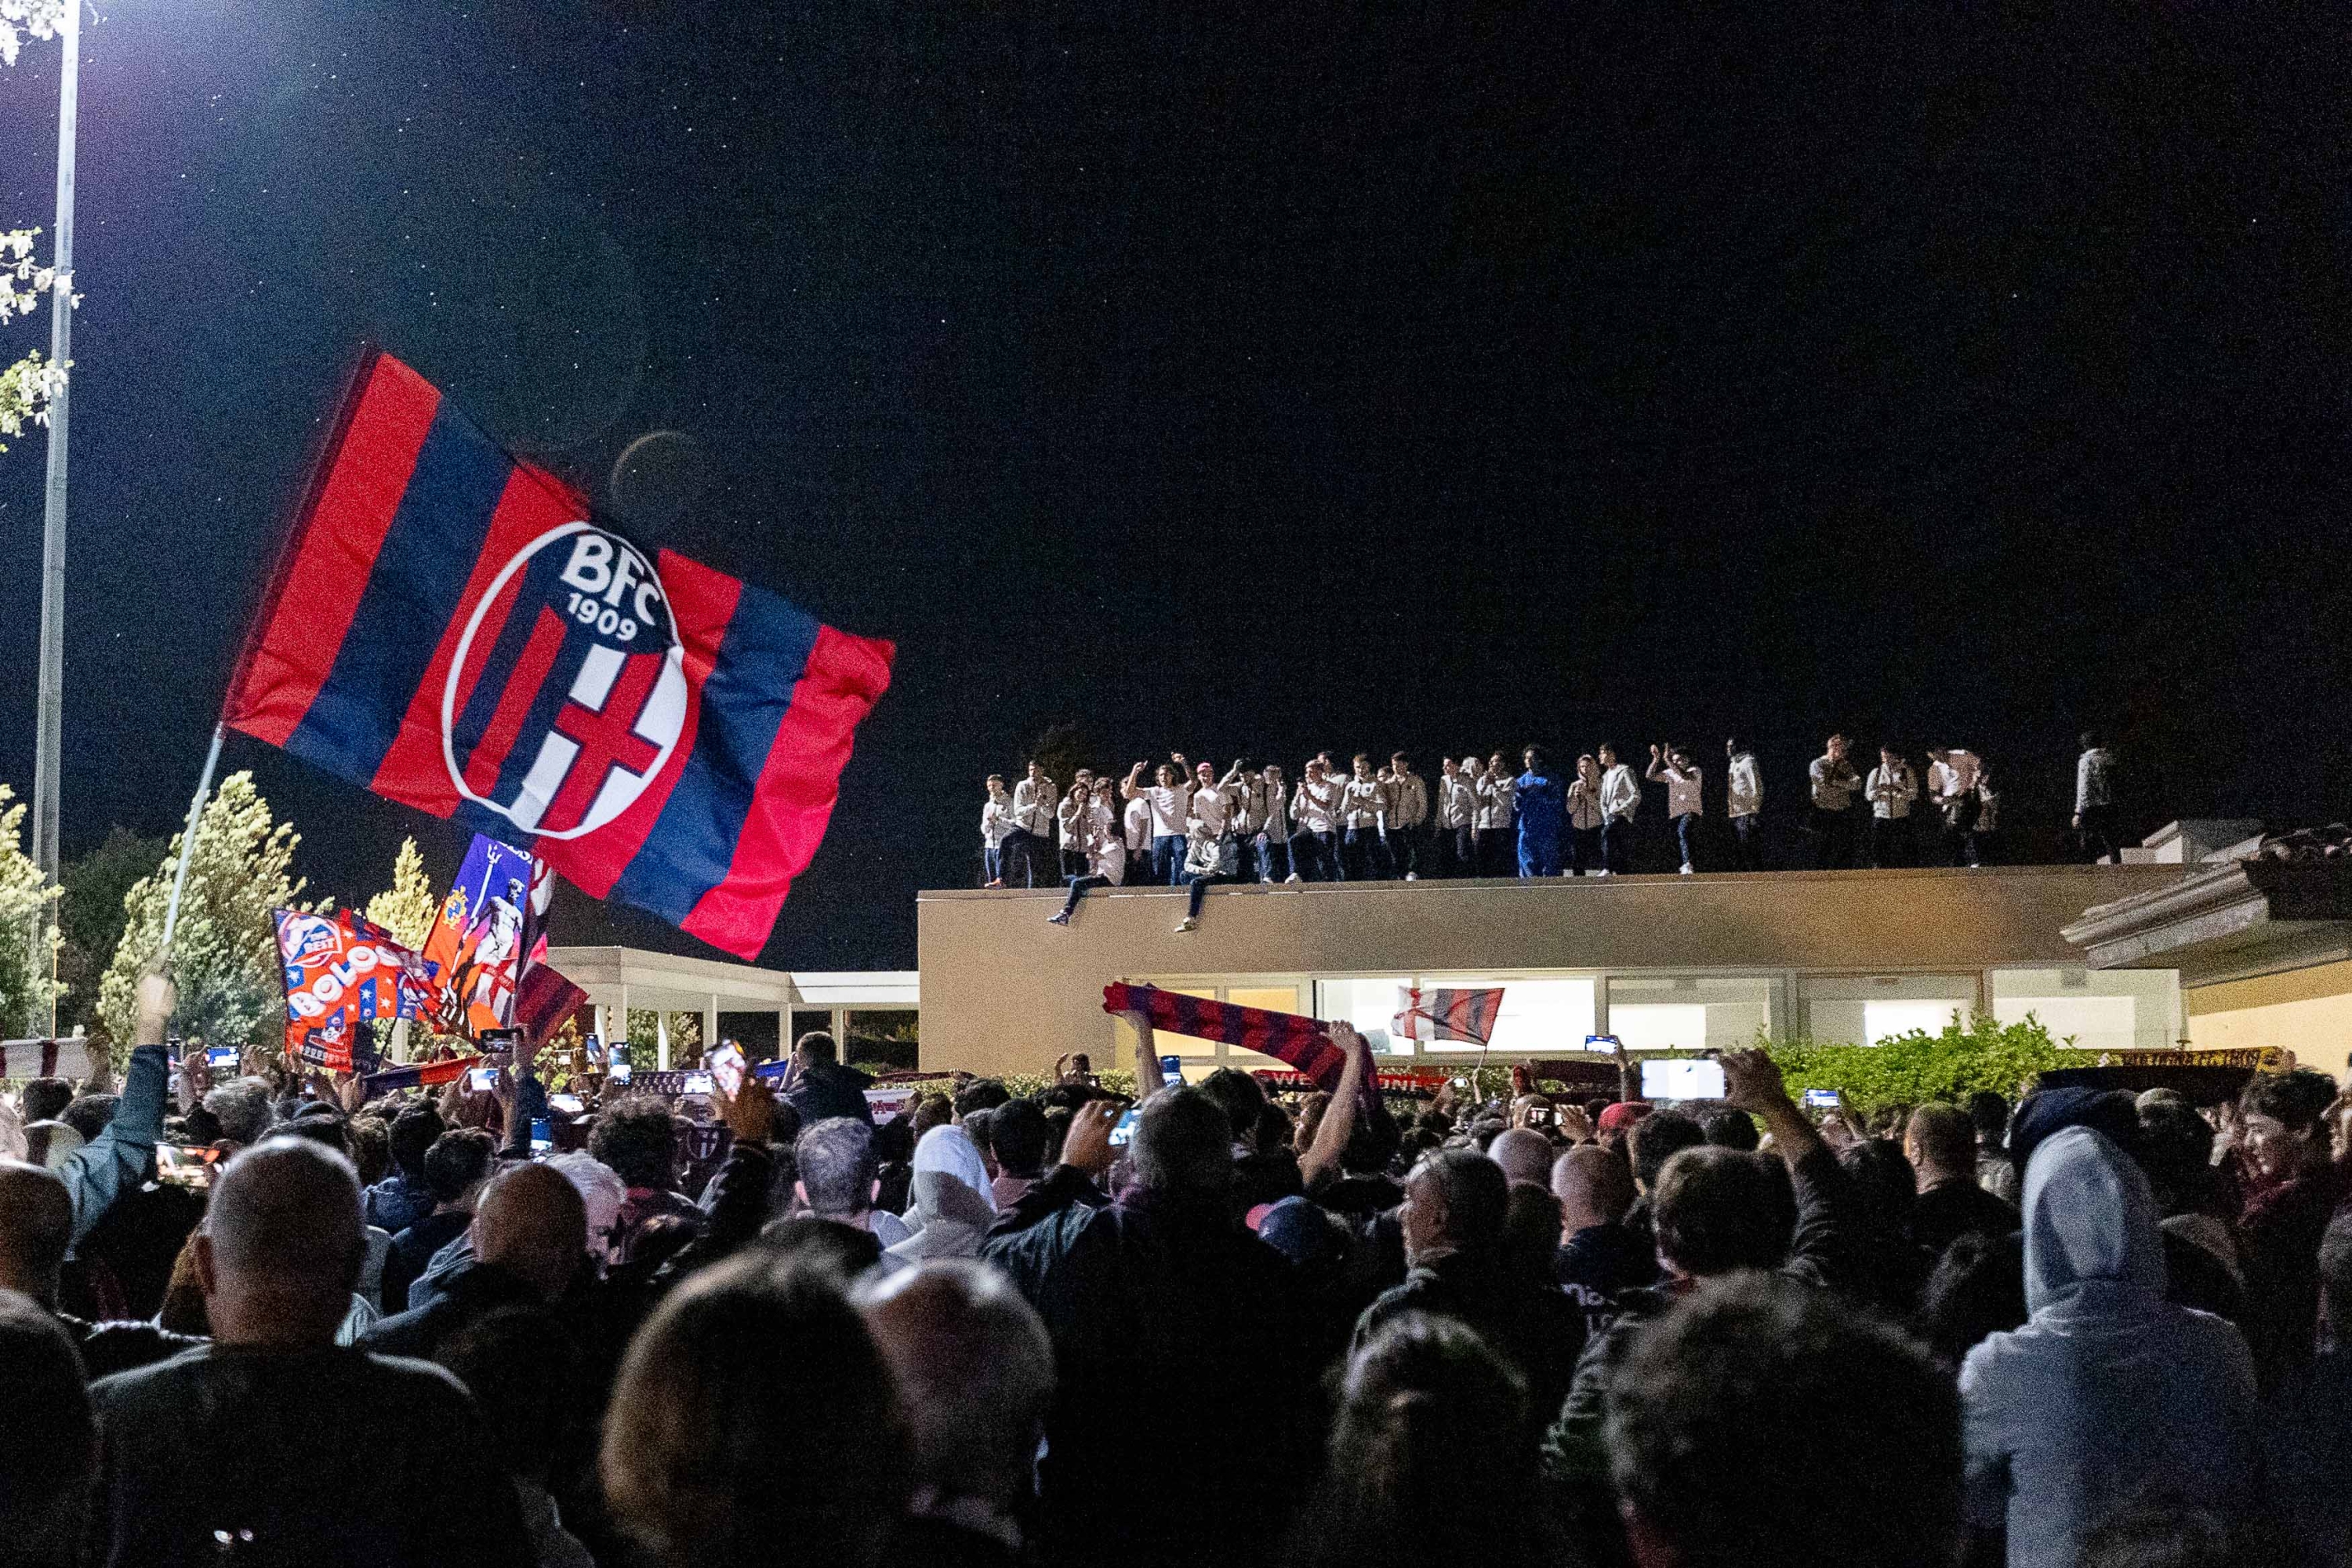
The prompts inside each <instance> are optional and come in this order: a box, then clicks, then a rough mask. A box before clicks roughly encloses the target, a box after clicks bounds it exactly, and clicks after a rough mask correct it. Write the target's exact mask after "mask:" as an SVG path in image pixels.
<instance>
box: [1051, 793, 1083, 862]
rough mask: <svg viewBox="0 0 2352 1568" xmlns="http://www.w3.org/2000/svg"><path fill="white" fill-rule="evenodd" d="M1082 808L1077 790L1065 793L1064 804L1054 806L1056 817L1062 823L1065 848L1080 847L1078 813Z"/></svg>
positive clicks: (1063, 845)
mask: <svg viewBox="0 0 2352 1568" xmlns="http://www.w3.org/2000/svg"><path fill="white" fill-rule="evenodd" d="M1082 809H1083V808H1082V807H1080V805H1078V797H1077V795H1076V792H1075V791H1074V792H1072V793H1071V794H1069V795H1064V796H1063V797H1062V804H1061V805H1057V806H1055V808H1054V816H1055V821H1057V822H1058V823H1059V824H1060V825H1061V829H1062V847H1063V848H1065V849H1072V850H1075V849H1076V848H1077V847H1078V829H1079V824H1078V815H1079V813H1080V811H1081V810H1082Z"/></svg>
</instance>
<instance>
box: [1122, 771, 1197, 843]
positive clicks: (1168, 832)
mask: <svg viewBox="0 0 2352 1568" xmlns="http://www.w3.org/2000/svg"><path fill="white" fill-rule="evenodd" d="M1135 794H1136V798H1137V799H1139V800H1140V801H1142V802H1143V803H1144V804H1145V805H1149V806H1150V808H1151V837H1154V838H1181V837H1183V836H1184V825H1185V821H1186V819H1187V818H1189V817H1190V816H1192V786H1191V785H1190V784H1144V785H1142V786H1141V787H1139V788H1138V789H1137V790H1136V792H1135Z"/></svg>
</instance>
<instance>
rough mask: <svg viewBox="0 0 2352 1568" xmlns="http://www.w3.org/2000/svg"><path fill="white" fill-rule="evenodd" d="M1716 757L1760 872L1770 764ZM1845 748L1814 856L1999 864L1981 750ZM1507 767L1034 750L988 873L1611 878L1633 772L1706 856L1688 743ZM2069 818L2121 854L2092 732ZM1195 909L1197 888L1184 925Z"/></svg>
mask: <svg viewBox="0 0 2352 1568" xmlns="http://www.w3.org/2000/svg"><path fill="white" fill-rule="evenodd" d="M1723 750H1724V766H1723V772H1722V773H1721V774H1720V778H1721V781H1722V783H1721V786H1720V787H1721V790H1722V795H1723V815H1724V819H1725V821H1726V823H1727V826H1728V827H1729V829H1730V835H1729V837H1730V855H1729V861H1728V864H1727V865H1726V866H1720V867H1715V868H1712V869H1729V870H1738V871H1760V870H1764V869H1766V868H1767V865H1766V855H1765V850H1764V839H1763V836H1762V834H1761V832H1760V831H1759V829H1760V826H1761V822H1762V814H1763V810H1764V779H1763V773H1762V770H1761V769H1760V768H1759V766H1758V763H1757V761H1756V754H1755V752H1753V751H1752V750H1751V749H1750V748H1749V747H1748V746H1747V745H1746V744H1745V743H1744V742H1741V741H1740V739H1739V738H1738V737H1737V736H1734V737H1732V738H1730V739H1728V740H1727V741H1726V742H1724V746H1723ZM1852 752H1853V744H1852V742H1850V741H1848V740H1847V738H1846V737H1845V736H1843V735H1832V736H1831V737H1829V739H1828V741H1827V742H1825V743H1824V744H1823V746H1822V754H1821V755H1820V756H1819V757H1818V758H1816V759H1815V760H1814V761H1813V763H1812V764H1811V768H1810V769H1809V770H1808V776H1807V779H1806V806H1805V819H1804V820H1805V835H1806V837H1807V840H1808V842H1809V844H1810V847H1811V863H1812V864H1813V865H1814V866H1816V867H1818V868H1839V867H1857V866H1873V867H1885V866H1914V865H1918V864H1921V863H1922V862H1923V861H1927V862H1943V863H1948V864H1950V865H1953V866H1979V865H1982V864H1984V863H1985V862H1986V861H1987V859H1988V858H1990V857H1991V855H1992V854H1993V846H1994V844H1995V842H1996V841H1997V838H1998V834H1999V827H2000V786H1999V784H1998V783H1997V782H1996V781H1995V779H1994V776H1993V772H1992V769H1991V767H1990V765H1989V764H1988V763H1986V762H1985V760H1984V759H1983V758H1982V757H1981V756H1979V755H1978V754H1977V753H1976V752H1971V751H1969V750H1967V749H1966V748H1961V747H1948V748H1935V749H1931V750H1929V751H1928V752H1927V753H1926V766H1925V768H1924V769H1923V768H1921V767H1919V766H1917V765H1916V764H1915V763H1914V761H1913V759H1911V758H1910V757H1908V756H1906V755H1904V754H1902V753H1901V752H1899V751H1897V750H1896V749H1895V747H1894V746H1892V745H1891V744H1890V745H1886V746H1882V747H1880V748H1879V751H1878V756H1877V762H1876V764H1875V765H1874V766H1872V767H1870V768H1869V769H1868V771H1867V772H1864V770H1863V768H1862V767H1861V766H1860V765H1859V764H1858V763H1856V762H1855V761H1854V760H1853V755H1852ZM1514 768H1515V764H1514V763H1513V761H1512V759H1511V758H1509V757H1507V755H1505V754H1504V753H1503V752H1495V753H1493V754H1492V755H1491V756H1488V757H1486V758H1485V759H1484V760H1481V759H1480V758H1478V757H1477V756H1475V755H1472V756H1465V757H1464V758H1462V759H1461V760H1460V761H1458V762H1457V761H1455V760H1454V759H1453V758H1451V757H1448V758H1446V759H1444V762H1443V763H1442V764H1441V766H1440V769H1439V772H1438V774H1437V776H1436V777H1434V778H1430V777H1424V776H1423V774H1421V773H1416V772H1415V771H1414V770H1413V766H1412V759H1411V758H1409V757H1407V756H1406V755H1405V754H1404V753H1403V752H1396V753H1394V754H1393V755H1391V756H1390V757H1389V758H1388V760H1387V761H1386V762H1381V761H1379V760H1377V759H1375V758H1374V757H1372V756H1371V755H1370V754H1369V753H1362V752H1360V753H1358V754H1357V755H1356V756H1355V757H1354V758H1352V759H1351V760H1350V761H1349V763H1348V764H1347V765H1345V766H1342V765H1340V764H1339V763H1337V762H1335V761H1334V760H1333V758H1332V756H1331V754H1330V753H1329V752H1318V754H1317V755H1316V756H1315V758H1314V759H1313V760H1312V761H1310V762H1308V763H1307V764H1306V765H1305V767H1303V768H1302V769H1301V770H1300V773H1299V777H1298V778H1297V782H1296V783H1293V782H1292V780H1291V779H1290V777H1289V775H1287V774H1286V773H1285V772H1284V771H1283V769H1282V767H1281V765H1280V764H1278V763H1264V764H1259V763H1254V762H1253V761H1252V760H1251V759H1249V758H1246V757H1244V758H1238V759H1236V760H1235V761H1234V763H1233V765H1232V766H1231V767H1229V768H1227V769H1226V770H1225V771H1224V772H1223V773H1222V774H1221V773H1218V772H1217V770H1216V768H1215V766H1214V764H1213V763H1205V762H1202V763H1192V762H1189V761H1187V760H1186V758H1185V757H1184V755H1183V753H1182V752H1177V753H1174V754H1173V755H1171V757H1170V758H1169V760H1168V761H1167V762H1165V763H1160V764H1159V765H1158V766H1157V767H1150V766H1149V765H1148V764H1147V763H1136V764H1135V765H1134V766H1133V767H1131V768H1129V770H1128V772H1127V773H1126V774H1125V775H1124V776H1123V777H1116V778H1115V777H1113V776H1112V775H1111V774H1109V773H1095V772H1094V771H1093V770H1092V769H1088V768H1079V769H1077V770H1076V776H1075V777H1074V778H1073V779H1072V780H1071V782H1070V784H1069V786H1068V787H1067V789H1064V788H1063V787H1062V786H1061V785H1060V784H1057V783H1056V782H1055V780H1054V779H1053V778H1051V777H1049V776H1047V774H1046V772H1045V764H1044V763H1041V762H1038V761H1035V760H1032V761H1031V762H1030V763H1029V764H1028V768H1027V772H1026V773H1025V775H1024V777H1022V778H1021V779H1020V780H1018V781H1017V782H1015V783H1013V784H1011V785H1010V786H1009V787H1008V786H1007V784H1006V783H1005V779H1004V776H1003V774H1001V773H992V774H990V775H989V777H988V779H987V781H986V787H987V798H986V799H985V801H984V802H983V803H982V806H981V818H980V836H981V851H982V881H983V883H984V884H985V885H986V886H988V887H992V888H995V887H1007V886H1012V887H1040V886H1045V887H1054V886H1066V887H1068V888H1069V889H1070V891H1071V901H1070V905H1069V908H1070V909H1072V910H1075V908H1076V902H1077V900H1078V899H1079V897H1081V896H1082V895H1083V894H1084V893H1085V891H1086V890H1087V889H1090V888H1098V887H1107V886H1116V885H1118V884H1121V883H1130V884H1150V885H1154V886H1162V887H1180V886H1185V885H1191V886H1192V887H1194V888H1199V887H1202V886H1206V885H1211V884H1214V883H1217V882H1236V881H1256V882H1313V881H1368V880H1369V881H1384V880H1394V879H1403V880H1406V881H1414V880H1418V879H1421V878H1422V877H1424V876H1428V877H1510V876H1518V877H1561V876H1565V877H1579V876H1593V877H1609V876H1622V875H1624V874H1626V873H1627V872H1628V871H1630V870H1632V869H1633V865H1634V858H1635V846H1636V842H1637V837H1638V836H1639V835H1641V834H1643V833H1644V832H1645V831H1647V829H1646V827H1645V826H1644V824H1645V822H1646V820H1647V819H1646V818H1645V817H1644V815H1643V801H1644V796H1643V784H1645V783H1646V784H1656V785H1662V786H1663V788H1664V830H1663V836H1664V840H1665V841H1666V844H1667V846H1668V847H1669V849H1670V851H1671V857H1672V863H1674V864H1675V865H1676V866H1677V868H1679V869H1680V870H1681V872H1682V873H1683V874H1684V875H1685V876H1688V875H1691V874H1692V873H1694V872H1696V871H1697V870H1699V869H1701V862H1702V860H1703V859H1704V858H1706V851H1704V850H1703V849H1702V847H1701V844H1702V838H1701V833H1700V823H1701V821H1702V819H1703V818H1704V817H1705V816H1706V809H1707V807H1706V794H1707V783H1706V770H1705V769H1704V768H1702V767H1701V765H1700V763H1699V761H1698V758H1697V756H1696V753H1695V752H1692V751H1691V750H1690V749H1689V748H1687V747H1684V746H1679V745H1674V744H1671V743H1664V742H1662V743H1659V744H1656V745H1653V746H1652V747H1651V748H1650V756H1649V763H1648V766H1647V767H1646V768H1643V770H1642V771H1641V772H1640V773H1636V772H1635V770H1634V763H1633V761H1632V760H1629V759H1627V758H1624V757H1621V756H1620V755H1619V753H1618V752H1617V749H1616V748H1615V747H1614V746H1612V745H1611V744H1609V743H1607V742H1602V743H1601V745H1599V746H1597V747H1595V748H1594V749H1593V750H1592V751H1591V752H1585V753H1584V754H1582V755H1580V756H1579V757H1578V758H1577V759H1576V762H1575V765H1574V766H1573V768H1570V769H1560V768H1558V767H1556V766H1555V765H1554V764H1553V763H1551V762H1550V761H1549V759H1548V758H1547V757H1546V756H1545V754H1544V752H1543V750H1542V748H1540V747H1537V746H1529V747H1528V748H1527V749H1526V750H1525V751H1523V752H1520V753H1519V756H1518V758H1517V763H1516V771H1514ZM2072 821H2073V827H2074V833H2075V836H2076V837H2075V842H2076V843H2077V844H2078V845H2079V846H2080V847H2081V850H2082V853H2083V855H2084V858H2087V859H2091V860H2104V859H2120V858H2121V849H2122V838H2121V837H2120V835H2119V832H2118V827H2117V821H2116V763H2115V753H2114V752H2112V751H2111V750H2109V749H2108V747H2107V746H2106V745H2105V742H2103V741H2102V740H2101V738H2100V737H2099V736H2098V735H2097V734H2096V733H2089V732H2086V733H2085V734H2084V736H2083V737H2082V752H2081V754H2080V756H2079V757H2078V758H2077V759H2076V763H2075V774H2074V816H2073V818H2072ZM1197 918H1198V900H1197V899H1196V900H1195V903H1194V912H1193V914H1192V916H1189V917H1188V919H1187V924H1188V927H1189V925H1190V924H1191V922H1192V921H1194V920H1197ZM1056 919H1057V920H1058V921H1061V922H1063V923H1066V920H1067V916H1066V915H1063V916H1058V917H1056Z"/></svg>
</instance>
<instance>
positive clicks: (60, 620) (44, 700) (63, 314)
mask: <svg viewBox="0 0 2352 1568" xmlns="http://www.w3.org/2000/svg"><path fill="white" fill-rule="evenodd" d="M58 42H59V43H60V44H61V45H63V46H64V47H63V51H62V52H63V59H64V68H63V69H62V70H61V71H60V72H59V73H58V226H57V241H56V243H57V258H56V267H57V269H58V270H57V278H56V279H55V281H54V282H53V283H52V284H51V285H50V292H49V363H50V364H51V365H53V366H55V367H57V368H58V370H64V369H65V368H66V367H67V366H68V364H70V363H72V360H73V232H74V230H73V225H74V121H75V117H76V114H77V108H78V106H77V103H76V97H77V93H78V90H79V87H80V83H81V0H66V5H65V15H64V16H63V17H62V18H61V26H59V27H58ZM72 395H73V389H72V385H71V378H70V377H68V379H67V380H66V381H65V382H62V383H60V384H58V389H57V392H56V394H55V395H53V396H52V397H51V398H50V400H49V408H48V415H49V467H48V489H47V495H46V497H45V499H44V501H43V504H42V510H41V668H40V675H39V679H38V684H37V686H36V687H35V691H36V694H37V696H36V700H37V710H36V717H35V720H34V731H33V863H34V864H35V865H36V866H37V867H38V868H40V872H41V878H42V880H43V881H44V882H45V883H46V884H47V885H48V886H50V887H55V886H56V885H57V880H58V755H59V746H60V743H61V742H62V739H63V735H62V731H63V728H64V710H65V688H66V415H67V404H68V400H69V399H70V398H71V397H72ZM46 923H47V922H46V921H42V920H41V918H40V917H38V916H36V917H35V927H34V929H35V931H37V932H38V931H41V930H42V929H43V927H44V926H45V925H46ZM34 951H35V952H36V953H37V952H39V947H38V945H37V944H36V946H35V949H34ZM49 1006H50V1010H51V1011H50V1028H49V1032H50V1033H51V1034H55V1033H56V1032H57V1023H56V1007H57V1004H56V1002H55V1001H54V1000H53V1001H51V1003H50V1004H49Z"/></svg>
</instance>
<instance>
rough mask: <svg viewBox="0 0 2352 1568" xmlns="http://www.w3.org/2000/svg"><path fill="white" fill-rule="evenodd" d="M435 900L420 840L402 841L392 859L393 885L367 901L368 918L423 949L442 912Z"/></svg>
mask: <svg viewBox="0 0 2352 1568" xmlns="http://www.w3.org/2000/svg"><path fill="white" fill-rule="evenodd" d="M440 907H441V906H440V905H439V904H437V903H436V902H435V901H434V898H433V879H431V878H429V877H427V876H426V875H425V857H424V856H423V855H422V854H420V853H418V852H417V848H416V840H415V839H414V838H404V839H402V840H401V841H400V853H399V854H397V855H395V856H394V857H393V860H392V886H391V887H390V888H388V889H385V890H384V891H383V892H381V893H378V894H377V895H376V896H375V897H373V898H372V899H370V900H368V901H367V918H368V919H369V920H370V921H373V922H374V923H375V924H377V925H380V926H382V927H383V929H384V930H386V931H390V932H391V933H392V940H393V941H394V942H398V943H400V945H401V946H403V947H405V948H411V949H414V950H415V951H416V952H423V951H424V950H425V935H426V934H427V933H428V932H430V931H432V930H433V917H434V916H435V915H436V914H437V913H439V912H440Z"/></svg>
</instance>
